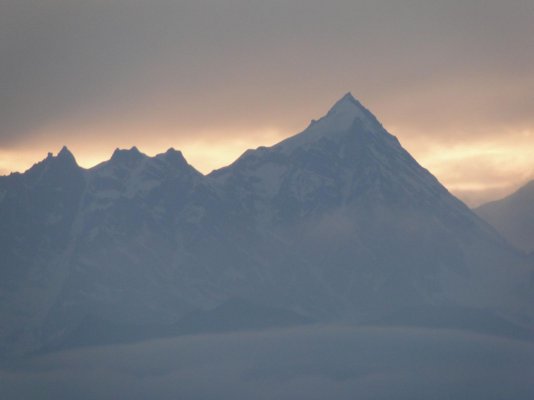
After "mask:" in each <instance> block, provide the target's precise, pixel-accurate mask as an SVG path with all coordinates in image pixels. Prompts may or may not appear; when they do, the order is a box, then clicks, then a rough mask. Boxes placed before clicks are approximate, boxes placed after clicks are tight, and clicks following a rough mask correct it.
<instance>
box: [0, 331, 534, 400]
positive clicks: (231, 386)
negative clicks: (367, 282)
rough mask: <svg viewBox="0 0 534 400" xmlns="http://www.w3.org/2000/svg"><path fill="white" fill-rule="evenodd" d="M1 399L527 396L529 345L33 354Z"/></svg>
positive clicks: (329, 341) (348, 339)
mask: <svg viewBox="0 0 534 400" xmlns="http://www.w3.org/2000/svg"><path fill="white" fill-rule="evenodd" d="M0 382H1V384H2V393H3V395H4V396H6V398H12V399H15V398H24V399H37V398H38V399H56V400H59V399H72V398H76V399H116V398H128V399H147V398H150V399H156V400H159V399H177V398H179V399H202V400H209V399H217V400H224V399H252V398H253V399H282V400H283V399H291V400H299V399H306V400H312V399H327V398H335V399H339V400H343V399H347V400H348V399H354V398H365V399H377V400H379V399H381V400H385V399H395V400H402V399H410V400H417V399H425V400H426V399H436V400H441V399H443V400H445V399H447V400H449V399H457V400H462V399H465V400H467V399H469V400H478V399H480V400H491V399H495V400H497V399H515V400H527V399H532V396H533V395H534V347H533V346H532V343H529V342H520V341H513V340H507V339H502V338H496V337H491V336H480V335H476V334H471V333H465V332H459V331H447V330H442V331H439V330H427V329H415V328H410V329H408V328H395V329H393V328H352V327H339V326H338V327H322V328H318V327H311V328H299V329H292V330H283V331H268V332H262V333H261V332H260V333H236V334H224V335H206V336H192V337H181V338H175V339H168V340H157V341H151V342H144V343H139V344H134V345H126V346H108V347H98V348H87V349H82V350H75V351H74V350H73V351H68V352H63V353H56V354H50V355H46V356H40V357H34V358H32V359H30V360H26V361H23V362H20V363H18V364H17V365H16V366H14V367H11V368H4V369H0Z"/></svg>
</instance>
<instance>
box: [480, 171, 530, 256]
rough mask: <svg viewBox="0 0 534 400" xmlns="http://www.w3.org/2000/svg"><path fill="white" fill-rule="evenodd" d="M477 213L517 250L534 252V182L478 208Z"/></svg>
mask: <svg viewBox="0 0 534 400" xmlns="http://www.w3.org/2000/svg"><path fill="white" fill-rule="evenodd" d="M475 212H476V213H477V214H478V215H479V216H480V217H482V218H483V219H485V220H486V221H488V222H489V223H490V224H491V225H493V226H494V227H495V228H496V229H497V230H498V231H499V233H501V234H502V235H503V236H504V237H505V238H506V239H508V241H509V242H510V243H511V244H513V245H514V246H516V247H517V248H519V249H521V250H523V251H526V252H533V251H534V181H530V182H529V183H527V184H526V185H524V186H523V187H521V188H520V189H518V190H517V191H516V192H515V193H513V194H511V195H510V196H508V197H505V198H504V199H501V200H497V201H492V202H490V203H487V204H484V205H482V206H480V207H478V208H477V209H475Z"/></svg>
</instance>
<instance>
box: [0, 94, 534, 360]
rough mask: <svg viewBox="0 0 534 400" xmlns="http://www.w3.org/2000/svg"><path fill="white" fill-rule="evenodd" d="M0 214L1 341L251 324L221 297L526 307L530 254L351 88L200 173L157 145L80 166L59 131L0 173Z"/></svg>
mask: <svg viewBox="0 0 534 400" xmlns="http://www.w3.org/2000/svg"><path fill="white" fill-rule="evenodd" d="M0 224H1V225H2V227H6V229H3V232H2V236H1V243H0V250H2V252H4V253H5V254H7V257H5V258H3V259H2V265H1V268H0V296H1V298H2V302H1V303H0V307H1V308H0V353H1V352H4V353H6V352H16V351H19V352H25V351H29V350H38V349H42V348H61V347H64V346H67V344H68V343H70V344H71V345H72V344H73V343H74V344H75V343H91V342H95V341H96V342H98V343H105V341H106V337H107V338H108V339H107V340H109V341H113V342H116V341H117V340H118V339H120V337H119V338H118V337H117V335H119V336H120V334H118V333H117V332H124V331H125V329H126V330H128V329H130V328H128V327H136V328H135V329H136V330H138V333H134V334H129V335H127V336H128V337H129V338H132V337H145V336H146V335H147V334H149V333H150V332H169V330H170V331H172V329H173V328H172V327H176V326H180V332H194V331H196V330H198V329H197V328H198V326H204V325H205V326H209V330H210V331H220V330H224V329H225V328H224V327H232V329H234V328H235V327H239V326H241V327H244V328H243V329H245V328H246V327H247V326H248V327H250V326H262V327H266V326H264V325H263V324H262V322H261V321H257V320H254V319H248V320H246V319H240V318H239V317H236V318H235V320H234V321H238V322H235V323H234V322H232V321H229V320H228V315H229V314H232V313H238V314H242V312H241V311H239V310H243V309H247V310H249V308H247V307H245V308H243V307H241V306H239V307H237V306H236V307H233V308H232V307H230V308H228V306H225V305H227V304H234V303H232V302H231V299H236V298H238V299H242V300H241V301H243V302H244V303H243V304H254V305H255V306H254V308H253V309H254V310H263V311H261V312H260V311H258V312H259V313H260V314H261V315H275V314H276V318H275V317H272V318H271V317H270V318H271V319H272V320H273V321H278V322H276V323H277V324H280V323H281V322H280V321H310V320H314V321H321V322H324V321H332V320H344V321H354V322H364V321H370V320H372V321H375V322H376V321H380V320H383V321H387V319H388V318H389V317H388V316H390V315H406V314H407V313H408V314H409V311H408V312H407V311H406V310H421V309H424V310H425V312H424V313H422V314H421V313H420V314H421V315H428V314H429V313H430V314H431V313H432V312H434V311H433V310H443V309H446V310H448V311H447V312H448V317H447V318H448V320H451V321H452V320H454V318H452V317H451V316H450V314H451V311H450V310H457V313H458V315H459V316H460V317H459V319H462V318H463V317H462V316H464V315H472V313H473V312H474V313H478V314H477V315H478V317H477V318H478V319H477V320H487V319H488V318H490V317H486V316H487V315H490V316H491V318H490V319H491V321H500V320H501V319H500V318H504V320H506V321H508V320H510V321H512V320H513V321H514V322H517V323H521V324H527V325H528V324H530V323H531V321H532V320H531V318H532V311H531V309H530V306H529V305H530V301H531V300H532V292H533V290H532V289H533V284H532V279H531V277H532V276H533V275H532V269H531V267H530V265H531V264H530V261H529V260H528V259H527V258H526V257H525V256H524V255H522V254H521V253H520V252H518V251H517V250H515V249H514V248H513V247H512V246H510V245H508V244H507V242H506V241H505V240H503V239H502V238H501V237H500V236H499V235H498V233H497V232H496V231H495V230H494V229H493V228H492V227H491V226H489V225H488V224H487V223H486V222H484V221H483V220H482V219H480V218H479V217H478V216H477V215H476V214H474V213H473V212H472V211H471V210H469V209H468V208H467V207H466V206H465V205H464V204H463V203H462V202H461V201H459V200H458V199H456V198H455V197H454V196H452V195H451V194H450V193H449V192H448V191H447V190H446V189H445V188H444V187H443V186H442V185H441V184H440V183H439V182H438V181H437V180H436V178H435V177H434V176H432V174H431V173H430V172H428V171H427V170H425V169H424V168H423V167H421V166H420V165H419V164H418V163H417V162H416V161H415V160H414V159H413V157H411V156H410V154H409V153H408V152H406V150H404V149H403V148H402V146H401V145H400V143H399V141H398V140H397V139H396V138H395V137H394V136H392V135H391V134H389V133H388V132H387V131H386V130H385V129H384V128H383V127H382V125H381V124H380V123H379V122H378V120H377V119H376V118H375V117H374V116H373V115H372V114H371V113H370V112H369V111H368V110H367V109H365V108H364V107H363V106H362V105H361V104H360V103H359V102H358V101H357V100H356V99H354V97H353V96H352V95H350V94H347V95H346V96H344V97H343V98H342V99H341V100H339V101H338V102H337V103H336V104H335V105H334V106H333V108H332V109H331V110H330V111H329V112H328V113H327V114H326V115H325V116H324V117H323V118H321V119H319V120H317V121H313V122H312V123H311V125H310V126H309V127H308V128H307V129H305V130H304V131H303V132H302V133H300V134H298V135H295V136H293V137H291V138H289V139H286V140H284V141H282V142H280V143H278V144H276V145H275V146H272V147H269V148H267V147H260V148H258V149H256V150H248V151H247V152H245V153H244V154H243V155H242V156H241V157H240V158H239V159H238V160H236V161H235V162H234V163H233V164H231V165H229V166H228V167H225V168H222V169H220V170H217V171H214V172H212V173H211V174H209V175H207V176H204V175H202V174H200V173H199V172H198V171H196V170H195V169H194V168H193V167H192V166H190V165H189V164H188V163H187V161H186V160H185V159H184V157H183V156H182V154H181V153H180V152H179V151H175V150H173V149H170V150H169V151H167V152H166V153H164V154H159V155H157V156H155V157H148V156H146V155H144V154H142V153H141V152H140V151H139V150H138V149H137V148H135V147H134V148H131V149H130V150H117V151H115V153H114V154H113V156H112V157H111V159H110V160H109V161H106V162H104V163H102V164H100V165H97V166H96V167H94V168H91V169H87V170H86V169H82V168H80V167H78V166H77V165H76V162H75V160H74V157H73V156H72V154H70V152H69V151H68V150H67V149H66V148H64V149H62V150H61V152H60V153H59V154H58V155H57V156H55V157H54V156H52V155H50V156H49V157H47V159H45V160H44V161H42V162H41V163H38V164H36V165H35V166H34V167H32V168H31V169H30V170H28V171H27V172H25V173H24V174H12V175H10V176H6V177H2V178H0ZM229 309H230V310H233V311H231V312H229V311H228V310H229ZM236 310H237V311H236ZM265 310H267V311H265ZM270 310H276V313H275V314H273V313H274V311H270ZM463 310H469V311H468V312H466V311H463ZM473 310H474V311H473ZM487 310H490V312H488V311H487ZM247 312H248V314H246V315H249V314H250V315H251V314H254V313H256V311H247ZM436 312H438V313H439V311H436ZM452 313H454V312H452ZM244 315H245V314H243V318H245V317H244ZM188 316H189V317H188ZM494 316H497V317H494ZM247 318H248V317H247ZM397 320H398V318H396V319H395V321H397ZM88 321H89V322H88ZM91 321H93V322H91ZM94 321H97V322H94ZM187 321H190V322H191V321H192V322H191V326H190V327H187V326H185V325H187ZM491 321H490V322H491ZM490 322H488V324H486V325H491V326H494V325H495V324H494V323H493V322H491V323H490ZM284 323H285V322H284ZM396 323H397V322H396ZM184 324H185V325H184ZM195 324H196V325H195ZM273 324H274V322H273ZM197 325H198V326H197ZM218 325H220V326H218ZM267 325H268V323H267ZM91 327H94V329H95V330H97V331H98V332H96V331H95V332H94V334H92V333H91V332H87V330H88V329H92V328H91ZM106 327H107V328H106ZM124 327H126V328H124ZM195 327H196V328H195ZM132 329H133V328H132ZM195 329H196V330H195ZM236 329H237V328H236ZM506 329H508V328H506ZM506 329H504V328H503V329H501V331H506ZM106 332H108V336H106V335H107V334H106ZM147 332H148V333H147ZM126 339H127V338H125V340H126Z"/></svg>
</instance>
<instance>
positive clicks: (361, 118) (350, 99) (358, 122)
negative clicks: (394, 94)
mask: <svg viewBox="0 0 534 400" xmlns="http://www.w3.org/2000/svg"><path fill="white" fill-rule="evenodd" d="M356 131H358V132H362V131H367V132H374V133H376V134H379V133H384V132H385V131H384V129H383V128H382V125H381V124H380V122H378V120H377V119H376V117H375V116H374V115H373V114H372V113H371V112H370V111H369V110H367V109H366V108H365V107H364V106H363V105H362V104H361V103H360V102H359V101H358V100H356V99H355V98H354V96H353V95H352V94H351V93H350V92H349V93H347V94H346V95H345V96H343V97H342V98H341V99H340V100H338V101H337V102H336V103H335V104H334V106H333V107H332V108H331V109H330V110H329V111H328V113H327V114H326V115H325V116H324V117H322V118H320V119H319V120H313V121H312V123H311V124H310V125H309V126H308V127H307V128H306V129H305V130H304V131H303V132H301V133H299V134H297V135H295V136H293V137H290V138H289V139H286V140H284V141H282V142H280V143H279V144H278V145H277V146H276V147H279V148H280V149H282V150H283V151H285V152H287V151H293V150H294V149H296V148H298V147H302V146H306V145H307V144H309V143H315V142H317V141H320V140H322V139H325V138H326V139H335V138H342V137H345V134H346V133H348V132H356Z"/></svg>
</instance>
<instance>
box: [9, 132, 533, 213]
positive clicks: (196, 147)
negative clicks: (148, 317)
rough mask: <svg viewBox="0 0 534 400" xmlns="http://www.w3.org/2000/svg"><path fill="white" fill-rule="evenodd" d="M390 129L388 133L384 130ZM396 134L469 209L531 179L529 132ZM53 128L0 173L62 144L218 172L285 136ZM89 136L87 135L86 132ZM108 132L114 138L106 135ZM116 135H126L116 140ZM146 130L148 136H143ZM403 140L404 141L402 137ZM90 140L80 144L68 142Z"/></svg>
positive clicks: (84, 159) (92, 159)
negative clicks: (450, 137)
mask: <svg viewBox="0 0 534 400" xmlns="http://www.w3.org/2000/svg"><path fill="white" fill-rule="evenodd" d="M389 130H390V131H393V130H392V129H389ZM401 130H402V129H401V127H400V126H397V129H396V132H395V133H396V134H397V136H398V137H399V139H400V141H401V143H402V145H403V146H404V147H405V148H406V149H407V150H408V151H410V152H411V153H412V155H413V156H414V157H415V158H416V159H417V160H418V161H419V162H420V163H421V164H422V165H423V166H424V167H425V168H427V169H428V170H429V171H430V172H431V173H433V174H434V175H435V176H436V177H437V178H438V179H439V180H440V181H441V182H442V183H443V184H444V185H445V186H446V187H447V188H448V189H449V190H450V191H451V192H453V193H455V194H456V195H458V196H459V197H460V198H462V199H463V200H464V201H466V202H468V203H469V204H471V205H477V204H479V203H481V202H484V201H487V200H492V199H493V198H497V197H501V196H503V195H506V194H507V193H510V192H511V191H513V190H514V189H515V188H517V187H519V186H520V185H522V184H523V183H525V182H526V181H527V180H529V179H531V178H532V177H533V176H534V169H533V165H532V157H531V148H532V145H531V143H530V142H531V140H532V137H533V136H534V134H533V133H532V132H531V131H522V132H519V133H516V134H512V133H509V134H507V135H504V136H500V137H498V136H491V137H492V139H491V140H490V139H488V138H484V139H480V140H478V141H476V140H475V141H471V142H458V143H456V144H454V145H450V144H443V143H440V142H439V141H430V139H431V138H428V137H427V138H425V139H424V140H423V139H421V136H417V135H416V136H408V135H403V134H401V133H399V132H400V131H401ZM67 131H69V132H70V131H72V130H70V129H69V130H66V131H64V132H61V131H57V130H55V131H54V132H55V134H54V135H51V134H49V133H47V132H43V133H41V134H40V135H39V137H40V138H42V139H45V138H46V140H41V141H40V142H41V143H39V140H37V141H35V142H34V143H33V145H32V147H24V148H15V149H4V150H2V149H0V173H2V174H7V173H9V172H11V171H20V172H22V171H25V170H27V169H28V168H29V167H31V165H33V164H34V163H36V162H38V161H40V160H42V159H43V158H45V157H46V155H47V153H48V151H52V152H53V153H54V154H56V153H57V152H58V151H59V149H60V148H61V147H62V146H63V144H66V145H67V147H69V149H70V150H71V151H72V152H73V154H74V155H75V157H76V160H77V162H78V164H79V165H80V166H82V167H84V168H90V167H93V166H95V165H97V164H98V163H100V162H102V161H105V160H108V159H109V158H110V157H111V154H112V153H113V151H114V149H115V148H117V147H118V148H130V147H131V146H133V145H135V146H137V147H138V148H139V150H140V151H141V152H143V153H145V154H147V155H149V156H154V155H156V154H158V153H162V152H165V151H166V150H167V149H168V148H169V147H174V148H175V149H177V150H180V151H182V153H183V154H184V157H185V158H186V159H187V161H188V162H189V163H190V164H191V165H192V166H194V167H195V168H197V169H198V170H199V171H201V172H202V173H209V172H211V171H212V170H213V169H217V168H221V167H223V166H225V165H228V164H230V163H231V162H233V161H234V160H235V159H237V158H238V157H239V156H240V155H241V154H242V153H243V152H244V151H246V150H247V149H250V148H256V147H258V146H271V145H273V144H275V143H277V142H279V141H280V140H283V139H284V138H286V137H289V136H291V133H288V132H282V131H281V130H277V129H274V128H265V129H263V130H260V131H254V132H253V133H251V131H237V132H236V131H235V130H231V131H203V132H198V133H196V134H195V135H189V136H181V137H177V135H176V131H175V130H170V129H167V130H161V131H159V132H158V133H155V131H154V129H147V128H145V129H140V128H139V127H137V129H131V127H124V126H123V127H120V129H119V128H117V127H114V128H113V129H109V131H107V132H103V131H100V133H98V134H95V131H93V130H92V129H91V128H87V131H86V132H82V134H80V132H79V131H78V132H77V133H78V134H79V135H77V136H74V137H72V136H71V137H72V138H73V139H72V140H70V142H69V141H68V140H67V141H66V143H65V141H64V140H63V139H61V138H65V137H69V136H68V135H67V134H66V132H67ZM89 132H91V134H90V133H89ZM108 132H114V133H115V134H109V133H108ZM116 132H129V134H128V136H126V137H124V136H118V135H117V134H116ZM146 132H151V134H150V135H147V134H146ZM404 136H406V137H404ZM80 137H91V140H84V141H83V142H82V141H81V140H80V139H78V140H74V138H80Z"/></svg>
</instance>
